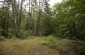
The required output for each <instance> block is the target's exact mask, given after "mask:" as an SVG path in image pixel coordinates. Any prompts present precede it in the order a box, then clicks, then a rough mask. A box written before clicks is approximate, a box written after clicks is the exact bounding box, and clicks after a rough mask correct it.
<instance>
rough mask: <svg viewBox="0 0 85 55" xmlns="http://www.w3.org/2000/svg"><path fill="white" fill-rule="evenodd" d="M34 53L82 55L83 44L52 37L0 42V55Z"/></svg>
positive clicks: (84, 47) (84, 45)
mask: <svg viewBox="0 0 85 55" xmlns="http://www.w3.org/2000/svg"><path fill="white" fill-rule="evenodd" d="M37 49H38V50H37ZM36 51H37V52H39V53H40V55H84V54H85V43H84V42H76V41H73V40H68V39H60V38H57V37H53V36H48V37H37V36H30V37H28V38H27V39H5V40H1V41H0V55H33V52H36Z"/></svg>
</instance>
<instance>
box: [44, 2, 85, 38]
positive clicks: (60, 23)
mask: <svg viewBox="0 0 85 55" xmlns="http://www.w3.org/2000/svg"><path fill="white" fill-rule="evenodd" d="M84 5H85V0H64V1H62V2H61V3H59V4H56V5H55V6H54V7H53V9H52V11H51V15H49V16H48V17H46V18H45V20H44V22H43V24H44V25H43V26H44V33H45V34H47V35H49V34H52V35H55V36H60V37H67V38H70V39H81V40H84V39H85V25H84V24H85V18H84V17H85V6H84ZM49 17H50V18H49Z"/></svg>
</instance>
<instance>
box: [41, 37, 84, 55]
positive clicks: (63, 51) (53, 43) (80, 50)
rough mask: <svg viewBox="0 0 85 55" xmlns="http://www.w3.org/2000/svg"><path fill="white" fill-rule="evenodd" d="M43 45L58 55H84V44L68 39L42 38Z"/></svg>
mask: <svg viewBox="0 0 85 55" xmlns="http://www.w3.org/2000/svg"><path fill="white" fill-rule="evenodd" d="M42 43H43V44H44V45H47V46H50V47H51V48H53V49H56V50H57V51H58V52H59V55H84V54H85V43H84V42H78V41H73V40H68V39H60V38H56V37H53V36H48V37H45V38H44V41H43V42H42Z"/></svg>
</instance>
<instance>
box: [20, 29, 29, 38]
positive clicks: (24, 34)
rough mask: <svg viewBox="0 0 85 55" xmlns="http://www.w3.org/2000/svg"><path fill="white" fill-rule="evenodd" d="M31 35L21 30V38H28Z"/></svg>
mask: <svg viewBox="0 0 85 55" xmlns="http://www.w3.org/2000/svg"><path fill="white" fill-rule="evenodd" d="M28 35H29V33H28V31H25V30H20V38H22V39H23V38H26V37H27V36H28Z"/></svg>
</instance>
